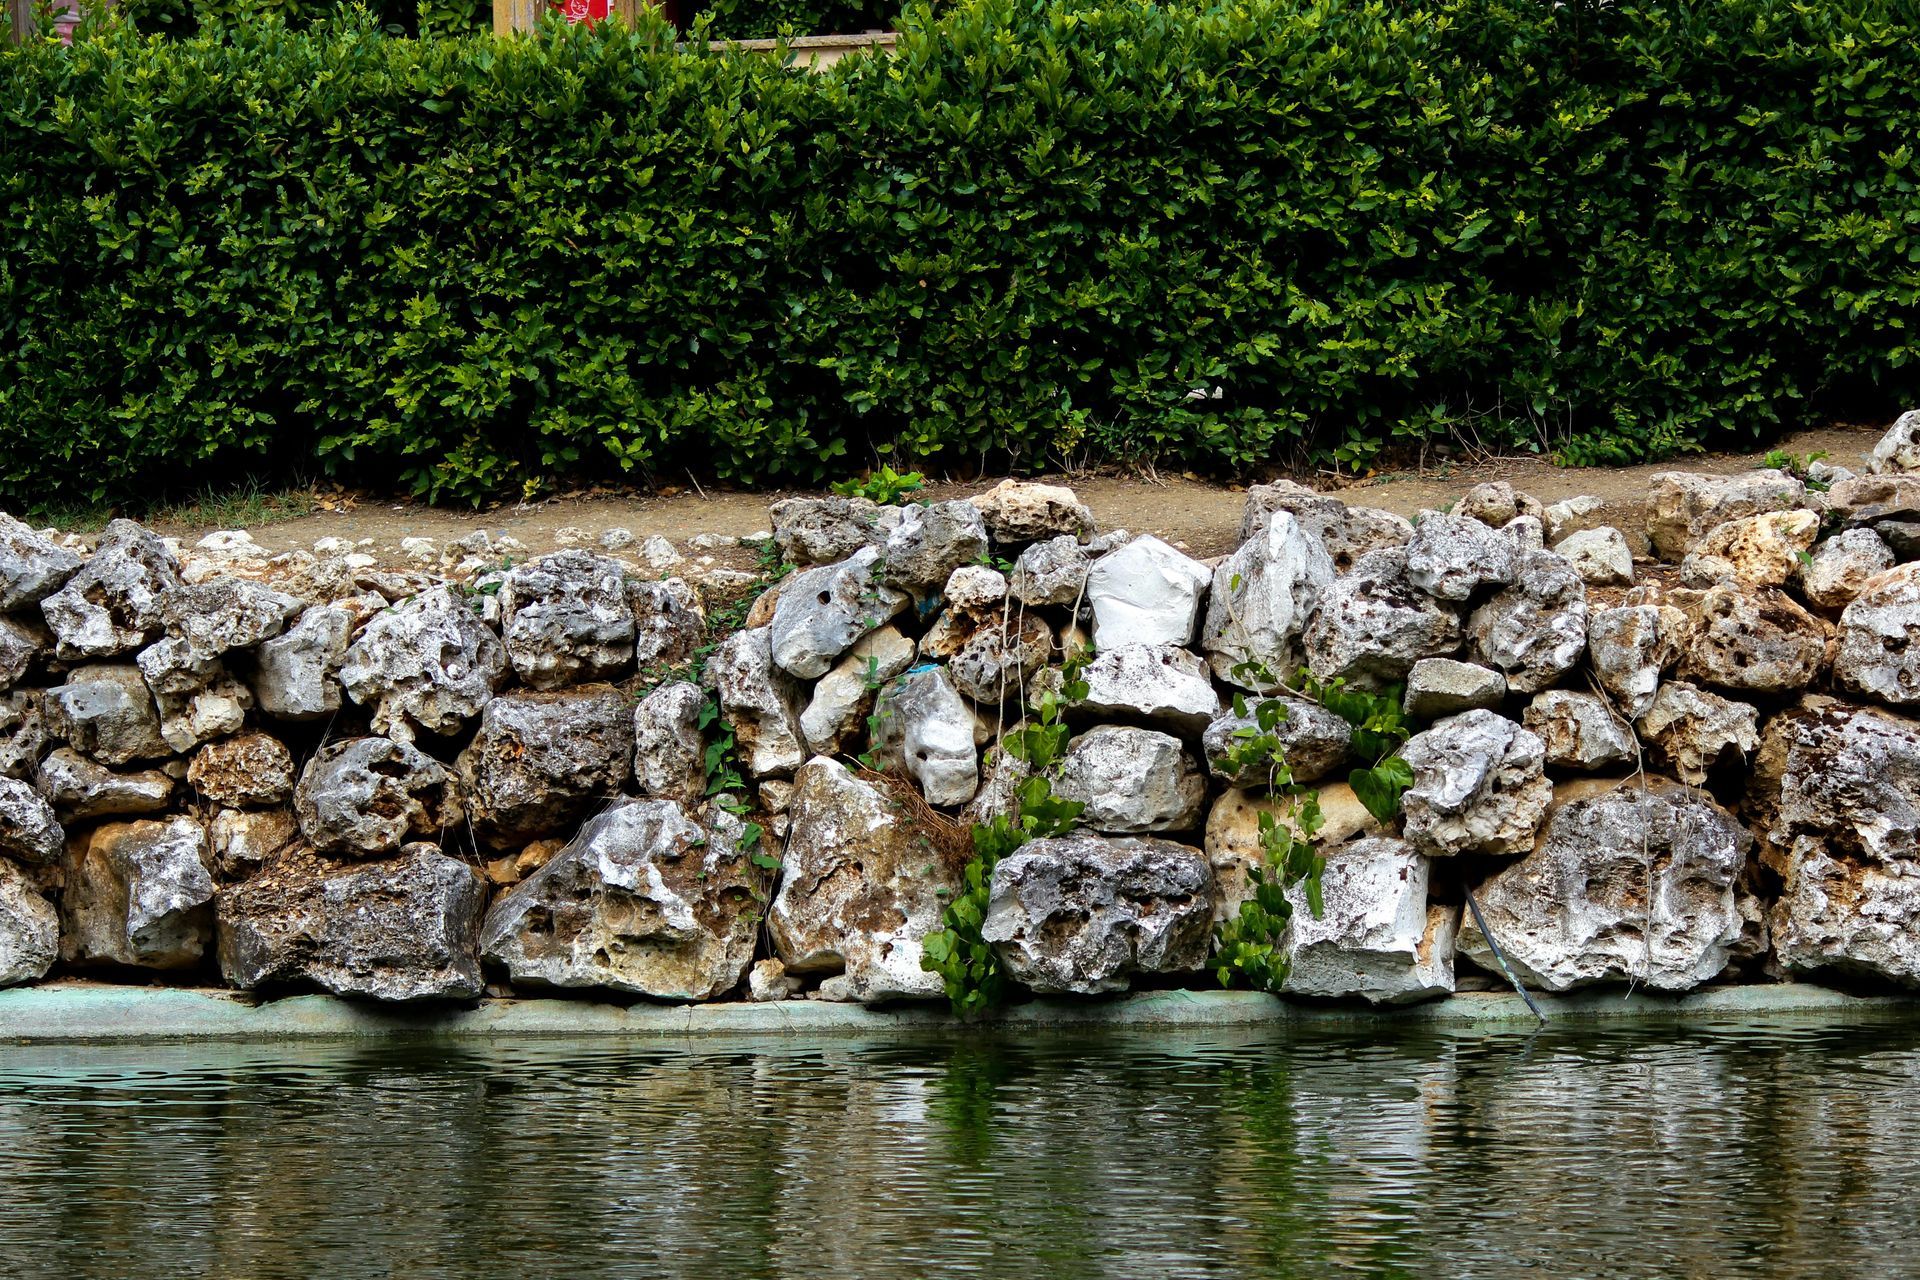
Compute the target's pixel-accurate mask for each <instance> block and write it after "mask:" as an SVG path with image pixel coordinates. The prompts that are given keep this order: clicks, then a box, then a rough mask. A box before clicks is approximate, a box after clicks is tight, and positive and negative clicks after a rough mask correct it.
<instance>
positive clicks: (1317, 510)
mask: <svg viewBox="0 0 1920 1280" xmlns="http://www.w3.org/2000/svg"><path fill="white" fill-rule="evenodd" d="M1276 511H1284V512H1286V513H1287V514H1288V515H1290V516H1292V517H1293V518H1294V519H1295V520H1297V521H1299V522H1300V527H1301V528H1303V529H1305V530H1306V531H1307V532H1309V533H1311V534H1313V535H1314V536H1315V537H1317V538H1319V539H1320V542H1321V545H1323V546H1324V547H1326V549H1327V554H1328V555H1329V556H1330V557H1332V559H1333V566H1334V568H1335V569H1337V570H1338V571H1339V572H1341V573H1345V572H1346V571H1347V570H1348V569H1350V568H1352V567H1353V565H1354V562H1355V561H1357V560H1359V558H1360V557H1361V556H1364V555H1366V554H1367V553H1368V552H1369V551H1381V550H1385V549H1386V548H1389V547H1404V546H1405V545H1406V543H1407V539H1408V538H1411V537H1412V536H1413V525H1412V524H1410V523H1408V521H1407V519H1406V518H1405V517H1404V516H1397V515H1394V514H1393V513H1392V512H1390V511H1381V510H1378V509H1376V508H1373V507H1349V506H1348V505H1347V504H1346V503H1344V502H1342V501H1340V499H1338V498H1335V497H1331V496H1329V495H1327V494H1323V493H1316V492H1315V491H1314V490H1312V489H1309V488H1307V487H1306V486H1305V485H1302V484H1296V483H1294V482H1293V481H1291V480H1276V481H1275V482H1274V483H1272V484H1256V485H1253V486H1251V487H1250V488H1249V489H1248V490H1247V506H1246V511H1245V514H1244V515H1243V516H1242V517H1241V520H1240V541H1242V542H1246V541H1248V540H1249V539H1251V538H1253V537H1255V536H1257V535H1258V534H1259V533H1260V531H1261V529H1262V528H1263V527H1264V526H1265V524H1266V521H1267V517H1268V516H1270V515H1272V514H1273V513H1274V512H1276Z"/></svg>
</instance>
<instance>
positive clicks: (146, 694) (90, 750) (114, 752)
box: [44, 663, 168, 765]
mask: <svg viewBox="0 0 1920 1280" xmlns="http://www.w3.org/2000/svg"><path fill="white" fill-rule="evenodd" d="M44 714H45V717H46V729H47V735H48V736H49V737H51V738H54V739H56V740H58V741H61V742H65V743H67V744H68V745H69V746H71V747H72V748H73V749H74V750H76V751H79V752H80V753H82V754H83V755H87V756H91V757H92V758H93V759H95V760H98V761H99V762H100V763H101V764H105V765H123V764H128V763H131V762H132V761H135V760H149V759H155V758H157V757H160V756H164V755H166V754H167V753H168V748H167V741H166V739H165V738H163V737H161V736H160V711H159V708H157V707H156V706H154V702H153V694H152V692H151V691H150V690H149V689H148V688H147V682H146V681H145V680H144V679H142V678H141V676H140V670H139V668H137V667H133V666H129V665H121V664H118V663H103V664H99V665H95V666H87V667H76V668H74V669H73V670H72V671H70V672H68V673H67V682H66V683H65V684H63V685H58V686H56V687H54V688H52V689H49V690H47V695H46V702H45V704H44Z"/></svg>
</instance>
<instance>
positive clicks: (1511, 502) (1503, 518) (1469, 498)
mask: <svg viewBox="0 0 1920 1280" xmlns="http://www.w3.org/2000/svg"><path fill="white" fill-rule="evenodd" d="M1544 510H1545V508H1543V507H1542V506H1541V505H1540V502H1539V500H1538V499H1537V498H1535V497H1533V495H1531V494H1526V493H1521V492H1519V491H1518V490H1516V489H1515V488H1514V487H1513V486H1512V485H1511V484H1508V483H1507V482H1506V481H1505V480H1489V481H1487V482H1486V483H1484V484H1477V485H1475V486H1473V488H1471V489H1469V490H1467V492H1466V494H1465V496H1464V497H1462V498H1461V499H1460V505H1459V506H1457V507H1455V508H1454V514H1455V515H1458V516H1463V517H1465V518H1466V519H1468V520H1478V521H1479V522H1480V523H1481V524H1484V525H1486V526H1488V527H1489V528H1493V529H1498V528H1500V527H1501V526H1502V525H1506V524H1511V523H1512V522H1513V521H1514V520H1516V519H1518V518H1519V517H1521V516H1523V515H1528V516H1533V517H1535V518H1539V517H1540V516H1541V515H1542V514H1543V513H1544Z"/></svg>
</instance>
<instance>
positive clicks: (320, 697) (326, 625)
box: [252, 605, 353, 720]
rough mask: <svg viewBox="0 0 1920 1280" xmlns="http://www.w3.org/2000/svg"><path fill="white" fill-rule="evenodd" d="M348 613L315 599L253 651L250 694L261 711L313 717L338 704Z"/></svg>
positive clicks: (349, 623) (285, 717) (350, 624)
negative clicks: (289, 623)
mask: <svg viewBox="0 0 1920 1280" xmlns="http://www.w3.org/2000/svg"><path fill="white" fill-rule="evenodd" d="M352 631H353V617H352V614H351V613H349V611H348V610H346V609H344V608H342V607H340V606H338V605H315V606H313V607H312V608H310V609H308V610H307V611H306V612H305V613H303V614H301V615H300V617H299V619H298V620H296V621H295V622H294V624H293V626H291V627H290V628H288V629H287V631H286V632H285V634H283V635H278V636H275V637H274V638H273V639H271V640H268V641H266V642H264V643H262V644H261V645H260V646H259V648H258V649H256V650H255V651H254V662H253V673H252V674H253V698H254V702H255V704H256V705H257V706H258V707H259V708H260V710H261V711H262V712H264V713H265V714H267V715H270V716H275V717H277V718H279V719H282V720H318V719H321V718H323V717H325V716H330V715H332V714H333V713H334V712H336V711H338V710H339V709H340V680H339V675H340V668H341V666H342V664H344V663H345V662H346V660H347V638H348V636H350V635H351V634H352Z"/></svg>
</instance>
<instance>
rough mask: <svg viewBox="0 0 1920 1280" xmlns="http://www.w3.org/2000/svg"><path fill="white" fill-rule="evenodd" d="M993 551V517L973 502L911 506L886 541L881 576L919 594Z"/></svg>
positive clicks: (938, 584)
mask: <svg viewBox="0 0 1920 1280" xmlns="http://www.w3.org/2000/svg"><path fill="white" fill-rule="evenodd" d="M986 554H987V522H986V519H985V518H984V517H983V516H981V514H980V508H978V507H976V506H974V505H973V504H972V503H970V502H931V503H928V504H927V505H926V506H917V507H908V508H907V509H906V512H905V514H903V515H902V516H901V517H900V523H899V524H897V525H895V526H894V527H893V531H892V532H891V533H889V534H887V540H886V542H885V543H884V544H882V550H881V568H880V579H881V581H883V582H885V583H887V584H888V585H890V586H895V587H904V588H906V589H907V590H908V591H910V592H912V593H913V594H914V595H917V596H924V595H926V594H927V593H929V592H930V591H933V590H936V589H938V588H939V587H941V586H943V585H945V583H946V581H947V577H948V575H950V574H951V573H952V572H953V571H954V570H955V569H958V568H959V567H960V566H961V565H963V564H972V563H973V562H974V561H976V560H978V559H980V557H982V556H984V555H986Z"/></svg>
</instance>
